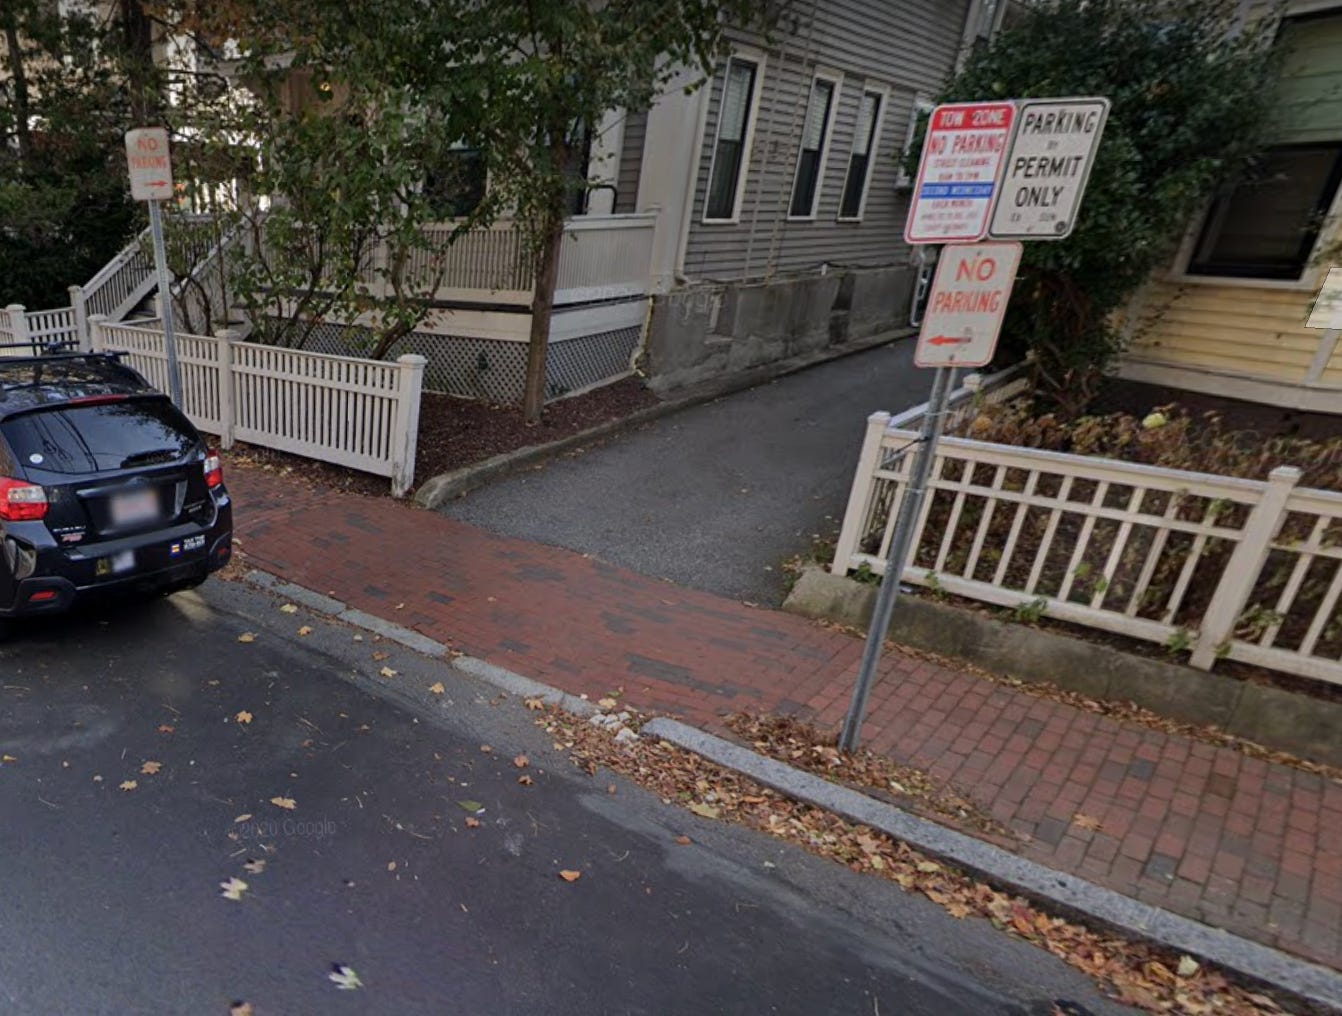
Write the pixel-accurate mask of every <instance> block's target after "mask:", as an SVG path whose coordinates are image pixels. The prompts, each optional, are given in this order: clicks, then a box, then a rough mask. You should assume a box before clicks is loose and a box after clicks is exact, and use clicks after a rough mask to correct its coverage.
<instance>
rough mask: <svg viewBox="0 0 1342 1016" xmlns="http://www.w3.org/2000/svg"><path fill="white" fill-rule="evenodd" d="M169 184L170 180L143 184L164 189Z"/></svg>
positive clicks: (147, 181) (150, 181)
mask: <svg viewBox="0 0 1342 1016" xmlns="http://www.w3.org/2000/svg"><path fill="white" fill-rule="evenodd" d="M171 182H172V181H171V180H146V181H145V184H146V185H147V186H150V187H166V186H168V184H170V183H171Z"/></svg>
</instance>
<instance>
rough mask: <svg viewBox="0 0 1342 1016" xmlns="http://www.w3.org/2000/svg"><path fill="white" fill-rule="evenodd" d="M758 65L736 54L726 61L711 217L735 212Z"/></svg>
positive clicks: (710, 190)
mask: <svg viewBox="0 0 1342 1016" xmlns="http://www.w3.org/2000/svg"><path fill="white" fill-rule="evenodd" d="M755 73H756V66H755V64H753V63H749V62H747V61H745V60H738V59H735V58H733V59H732V60H731V61H730V62H729V63H728V64H727V76H726V80H725V81H724V82H723V85H722V110H721V112H720V113H719V115H718V140H717V143H716V145H715V146H714V150H713V173H712V176H711V177H710V178H709V182H708V203H707V205H706V207H705V210H704V215H705V217H706V218H709V219H730V218H731V217H732V216H733V215H734V214H735V213H736V190H737V183H738V181H739V180H740V176H741V169H742V162H743V158H744V155H745V137H746V131H747V128H748V127H749V119H750V104H751V101H752V99H753V98H754V93H755Z"/></svg>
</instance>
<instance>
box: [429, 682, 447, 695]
mask: <svg viewBox="0 0 1342 1016" xmlns="http://www.w3.org/2000/svg"><path fill="white" fill-rule="evenodd" d="M429 691H430V693H431V694H434V695H442V694H443V693H444V692H446V691H447V689H446V688H444V687H443V682H442V681H435V682H434V683H433V684H431V685H429Z"/></svg>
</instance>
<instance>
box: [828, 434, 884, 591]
mask: <svg viewBox="0 0 1342 1016" xmlns="http://www.w3.org/2000/svg"><path fill="white" fill-rule="evenodd" d="M889 422H890V414H889V413H872V414H871V415H870V416H869V417H867V434H866V437H864V438H863V439H862V454H861V455H859V456H858V459H857V470H856V471H855V472H854V473H853V486H852V488H851V489H850V490H849V492H848V507H847V508H846V509H845V510H844V513H843V526H842V528H840V529H839V542H838V544H837V545H836V546H835V548H834V562H833V563H832V564H831V565H830V566H829V570H830V571H831V572H832V573H833V574H835V575H847V574H848V569H849V568H851V567H852V564H853V554H854V553H855V552H856V550H857V543H858V540H860V539H861V538H862V526H863V525H864V523H865V522H866V519H867V512H868V510H869V509H870V505H871V495H872V491H873V490H874V489H875V487H876V467H877V466H878V465H879V464H880V461H881V440H882V438H884V437H885V427H886V424H888V423H889Z"/></svg>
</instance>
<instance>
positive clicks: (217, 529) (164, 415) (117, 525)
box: [0, 350, 233, 618]
mask: <svg viewBox="0 0 1342 1016" xmlns="http://www.w3.org/2000/svg"><path fill="white" fill-rule="evenodd" d="M2 352H3V350H0V353H2ZM232 537H233V507H232V504H231V502H230V501H229V497H228V491H227V490H225V488H224V475H223V470H222V468H221V467H220V463H219V456H218V455H217V454H216V453H215V452H212V451H210V450H209V449H208V448H207V447H206V445H205V443H204V441H202V440H201V436H200V434H199V433H198V432H197V431H196V428H195V427H193V426H192V425H191V423H190V422H189V421H188V420H187V418H186V417H185V416H183V415H182V414H181V412H179V411H178V409H177V408H176V407H175V406H174V405H173V404H172V403H171V402H170V401H169V400H168V398H167V397H166V396H165V395H163V394H162V393H161V392H159V391H157V390H155V389H154V388H152V387H151V386H150V384H149V382H147V381H146V380H145V379H144V378H143V377H142V376H141V375H139V374H138V373H136V372H135V371H134V370H132V369H131V368H130V367H127V366H126V365H125V364H123V363H121V362H120V361H119V360H118V359H117V357H116V356H114V355H110V356H109V355H84V354H74V353H54V354H48V355H43V356H25V357H0V550H2V551H3V553H0V618H13V617H19V616H27V615H31V614H39V613H41V614H46V613H55V612H59V611H62V610H65V609H67V608H68V607H69V606H70V605H71V604H72V603H73V602H74V601H75V600H76V599H77V598H83V597H85V596H86V595H87V594H92V593H98V592H112V593H124V592H131V591H146V592H147V591H156V592H172V591H175V590H178V589H186V588H190V587H191V586H195V585H199V584H200V583H201V582H203V581H204V580H205V577H206V576H207V575H209V574H210V572H212V571H216V570H217V569H219V568H222V567H223V566H224V565H225V564H227V563H228V560H229V556H230V554H231V552H232Z"/></svg>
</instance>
